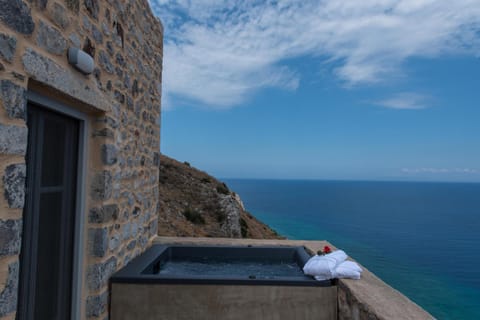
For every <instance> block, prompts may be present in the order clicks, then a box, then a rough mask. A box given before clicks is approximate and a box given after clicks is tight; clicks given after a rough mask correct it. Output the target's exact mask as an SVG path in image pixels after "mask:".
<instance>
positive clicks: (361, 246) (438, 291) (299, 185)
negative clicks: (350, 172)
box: [226, 180, 480, 319]
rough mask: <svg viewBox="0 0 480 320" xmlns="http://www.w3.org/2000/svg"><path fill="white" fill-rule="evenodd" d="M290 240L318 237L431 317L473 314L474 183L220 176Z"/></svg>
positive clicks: (478, 233) (479, 275)
mask: <svg viewBox="0 0 480 320" xmlns="http://www.w3.org/2000/svg"><path fill="white" fill-rule="evenodd" d="M226 182H227V184H228V185H229V187H230V188H231V189H232V190H234V191H235V192H237V193H238V194H239V195H240V196H241V198H242V200H243V201H244V203H245V206H246V208H247V210H249V211H250V212H251V213H252V214H254V215H255V216H256V217H258V218H259V219H260V220H262V221H263V222H265V223H267V224H268V225H270V226H271V227H272V228H274V229H275V230H277V231H278V232H279V233H280V234H282V235H285V236H287V237H288V238H290V239H308V240H313V239H326V240H328V241H330V242H331V243H333V244H334V245H335V246H337V247H339V248H342V249H344V250H345V251H346V252H347V254H349V255H350V256H352V257H354V258H355V259H357V260H358V261H359V262H361V263H362V264H363V265H364V266H365V267H367V268H368V269H369V270H371V271H372V272H374V273H375V274H377V275H378V276H379V277H380V278H382V279H383V280H384V281H385V282H387V283H389V284H390V285H392V286H393V287H395V288H396V289H398V290H399V291H401V292H402V293H404V294H405V295H407V296H408V297H409V298H410V299H412V300H413V301H415V302H416V303H417V304H419V305H420V306H422V307H423V308H425V309H426V310H428V311H429V312H430V313H431V314H432V315H433V316H435V317H437V318H438V319H480V268H479V267H480V250H479V248H480V184H460V183H421V182H348V181H282V180H227V181H226Z"/></svg>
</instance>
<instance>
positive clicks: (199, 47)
mask: <svg viewBox="0 0 480 320" xmlns="http://www.w3.org/2000/svg"><path fill="white" fill-rule="evenodd" d="M150 3H151V6H152V8H153V10H154V12H155V13H156V14H157V15H158V16H159V17H160V18H161V19H162V21H163V23H164V25H165V47H164V49H165V50H164V61H165V68H164V89H165V94H166V95H167V96H168V95H179V96H183V97H185V98H188V99H193V100H194V101H198V102H200V103H203V104H206V105H211V106H216V107H218V108H226V107H231V106H233V105H236V104H239V103H241V102H242V101H244V100H245V99H248V98H249V96H251V94H253V93H254V92H255V91H257V90H259V89H262V88H266V87H277V88H285V89H288V90H295V89H296V88H297V87H298V85H299V83H300V80H301V79H300V75H299V74H298V73H297V72H296V71H295V70H292V69H291V67H289V66H288V65H287V64H286V63H285V61H286V60H288V59H292V58H298V57H302V56H310V57H318V66H317V67H319V68H320V67H321V66H323V65H324V64H325V61H328V63H327V64H331V65H332V66H336V67H335V69H334V70H333V75H332V76H335V77H337V78H338V79H339V80H340V81H341V82H343V83H344V84H345V85H347V86H356V85H361V84H370V83H377V82H381V81H385V80H387V81H388V79H390V78H392V77H395V76H397V75H398V74H399V73H402V63H403V62H404V61H405V60H406V59H408V58H410V57H424V58H434V57H437V56H441V55H444V54H459V53H461V54H466V55H473V56H479V54H480V39H479V38H480V37H479V36H478V34H479V33H478V32H479V31H480V20H479V18H478V17H480V2H479V1H478V0H457V1H435V0H363V1H358V0H345V1H334V0H329V1H317V0H305V1H297V0H282V1H243V0H226V1H214V0H203V1H192V0H150ZM387 102H388V101H387ZM393 102H394V103H393V104H392V103H390V104H391V105H398V106H401V104H398V103H397V104H396V103H395V101H393Z"/></svg>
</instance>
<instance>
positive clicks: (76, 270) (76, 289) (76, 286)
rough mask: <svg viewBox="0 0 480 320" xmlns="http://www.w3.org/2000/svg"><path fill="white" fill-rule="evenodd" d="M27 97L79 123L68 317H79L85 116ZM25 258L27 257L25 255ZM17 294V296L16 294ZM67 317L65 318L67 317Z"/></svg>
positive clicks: (31, 94)
mask: <svg viewBox="0 0 480 320" xmlns="http://www.w3.org/2000/svg"><path fill="white" fill-rule="evenodd" d="M27 99H28V101H29V103H31V104H35V105H39V106H41V107H42V108H45V109H48V110H51V111H54V112H57V113H60V114H63V115H66V116H68V117H71V118H74V119H75V120H77V121H78V124H79V135H78V159H77V170H76V172H77V181H76V197H75V198H76V202H75V217H74V230H75V231H74V235H75V236H74V239H73V250H74V252H73V261H72V263H73V265H72V272H73V274H72V283H71V288H72V299H71V316H70V319H68V320H80V319H81V304H82V303H81V301H82V299H81V297H82V283H83V271H84V270H83V262H84V224H85V219H84V214H83V212H85V179H86V177H85V175H86V174H85V173H86V172H87V171H86V168H87V154H88V149H87V146H88V143H87V142H88V140H87V138H88V116H87V115H86V114H84V113H82V112H80V111H78V110H75V109H72V108H70V107H68V106H67V105H65V104H63V103H60V102H58V101H55V100H52V99H50V98H47V97H45V96H42V95H41V94H39V93H36V92H33V91H28V92H27ZM27 259H28V258H27ZM19 298H20V297H19ZM66 320H67V319H66Z"/></svg>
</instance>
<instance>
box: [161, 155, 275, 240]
mask: <svg viewBox="0 0 480 320" xmlns="http://www.w3.org/2000/svg"><path fill="white" fill-rule="evenodd" d="M158 185H159V193H160V212H159V221H158V222H159V223H158V234H159V235H161V236H179V237H232V238H256V239H278V238H282V237H280V236H279V235H278V234H277V233H276V232H275V231H274V230H272V229H270V228H269V227H268V226H267V225H265V224H264V223H262V222H260V221H259V220H257V219H256V218H255V217H253V216H252V215H251V214H250V213H248V212H247V211H245V209H244V207H243V203H242V201H241V199H240V197H239V196H238V195H237V194H235V193H234V192H232V191H231V190H229V189H228V187H227V185H226V184H225V183H222V182H221V181H218V180H217V179H215V178H214V177H212V176H210V175H208V174H207V173H205V172H202V171H199V170H197V169H195V168H193V167H191V166H190V165H189V164H188V163H186V162H185V163H181V162H178V161H176V160H174V159H172V158H169V157H167V156H164V155H162V156H161V159H160V177H159V184H158Z"/></svg>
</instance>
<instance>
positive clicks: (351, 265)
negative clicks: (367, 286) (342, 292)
mask: <svg viewBox="0 0 480 320" xmlns="http://www.w3.org/2000/svg"><path fill="white" fill-rule="evenodd" d="M362 271H363V270H362V268H360V266H359V265H358V264H357V263H356V262H353V261H344V262H342V263H340V264H339V265H338V266H337V268H335V270H334V272H333V277H334V278H339V279H355V280H358V279H360V276H361V274H362Z"/></svg>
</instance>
